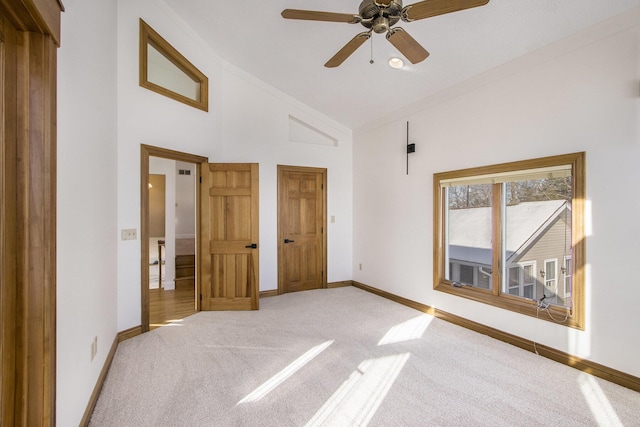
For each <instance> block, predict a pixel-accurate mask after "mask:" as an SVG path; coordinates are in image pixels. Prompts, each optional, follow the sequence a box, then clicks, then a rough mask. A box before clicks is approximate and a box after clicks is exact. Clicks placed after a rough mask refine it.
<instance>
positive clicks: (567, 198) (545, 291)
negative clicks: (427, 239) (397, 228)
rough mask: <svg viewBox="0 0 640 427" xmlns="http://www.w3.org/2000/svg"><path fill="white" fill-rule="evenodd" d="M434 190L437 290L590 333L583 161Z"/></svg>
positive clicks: (437, 180) (498, 172)
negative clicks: (587, 324) (586, 310)
mask: <svg viewBox="0 0 640 427" xmlns="http://www.w3.org/2000/svg"><path fill="white" fill-rule="evenodd" d="M433 184H434V289H436V290H438V291H442V292H447V293H450V294H454V295H457V296H460V297H463V298H468V299H472V300H475V301H479V302H483V303H486V304H491V305H494V306H496V307H500V308H503V309H507V310H511V311H515V312H518V313H522V314H526V315H530V316H535V317H538V318H541V319H545V320H549V321H554V322H557V323H561V324H563V325H567V326H571V327H575V328H579V329H584V318H585V313H584V307H585V304H584V283H585V272H584V266H585V215H584V210H585V153H574V154H566V155H560V156H553V157H545V158H540V159H533V160H525V161H519V162H512V163H504V164H499V165H492V166H485V167H478V168H471V169H464V170H458V171H452V172H443V173H437V174H434V179H433Z"/></svg>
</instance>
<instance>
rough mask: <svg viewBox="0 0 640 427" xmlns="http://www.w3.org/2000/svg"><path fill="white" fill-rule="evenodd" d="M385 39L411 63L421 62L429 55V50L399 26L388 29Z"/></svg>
mask: <svg viewBox="0 0 640 427" xmlns="http://www.w3.org/2000/svg"><path fill="white" fill-rule="evenodd" d="M387 40H389V42H390V43H391V44H392V45H393V46H394V47H395V48H396V49H398V50H399V51H400V53H401V54H403V55H404V56H405V57H406V58H407V59H408V60H409V61H411V63H412V64H417V63H418V62H422V61H424V60H425V59H427V56H429V52H427V51H426V50H425V48H423V47H422V46H421V45H420V43H418V42H417V41H416V40H415V39H414V38H413V37H411V36H410V35H409V33H407V32H406V31H405V30H403V29H402V28H400V27H396V28H394V29H392V30H390V31H389V32H388V33H387Z"/></svg>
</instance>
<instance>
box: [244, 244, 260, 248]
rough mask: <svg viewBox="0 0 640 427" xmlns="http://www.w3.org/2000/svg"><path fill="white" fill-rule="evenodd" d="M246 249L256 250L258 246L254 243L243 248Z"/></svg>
mask: <svg viewBox="0 0 640 427" xmlns="http://www.w3.org/2000/svg"><path fill="white" fill-rule="evenodd" d="M245 248H247V249H258V245H257V244H256V243H252V244H250V245H247V246H245Z"/></svg>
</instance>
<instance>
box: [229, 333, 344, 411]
mask: <svg viewBox="0 0 640 427" xmlns="http://www.w3.org/2000/svg"><path fill="white" fill-rule="evenodd" d="M333 342H334V341H333V340H329V341H325V342H323V343H322V344H319V345H317V346H315V347H313V348H312V349H310V350H309V351H307V352H306V353H305V354H303V355H302V356H300V357H298V358H297V359H296V360H294V361H293V362H291V363H290V364H289V365H288V366H287V367H286V368H284V369H283V370H281V371H280V372H278V373H277V374H275V375H274V376H273V377H271V378H270V379H269V380H267V381H266V382H265V383H264V384H262V385H261V386H259V387H258V388H256V389H255V390H253V391H252V392H251V393H249V394H248V395H246V396H245V397H244V398H243V399H242V400H240V401H239V402H238V403H237V405H240V404H241V403H249V402H257V401H258V400H260V399H262V398H263V397H265V396H266V395H267V394H269V392H271V391H272V390H273V389H275V388H276V387H278V386H279V385H280V384H282V383H283V382H284V381H286V380H287V378H289V377H291V376H292V375H293V374H295V373H296V372H298V371H299V370H300V369H301V368H302V367H303V366H305V365H306V364H307V363H309V362H310V361H311V360H313V358H315V357H316V356H317V355H319V354H320V353H322V352H323V351H324V350H325V349H326V348H327V347H329V346H330V345H331V344H333Z"/></svg>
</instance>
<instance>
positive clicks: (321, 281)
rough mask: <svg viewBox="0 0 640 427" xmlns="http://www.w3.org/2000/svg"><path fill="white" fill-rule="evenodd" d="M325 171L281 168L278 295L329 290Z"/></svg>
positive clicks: (279, 175) (279, 167)
mask: <svg viewBox="0 0 640 427" xmlns="http://www.w3.org/2000/svg"><path fill="white" fill-rule="evenodd" d="M326 177H327V171H326V169H318V168H303V167H295V166H278V292H279V293H285V292H295V291H304V290H310V289H319V288H323V287H326V283H327V279H326V274H325V272H326V235H325V233H324V229H325V224H326Z"/></svg>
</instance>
